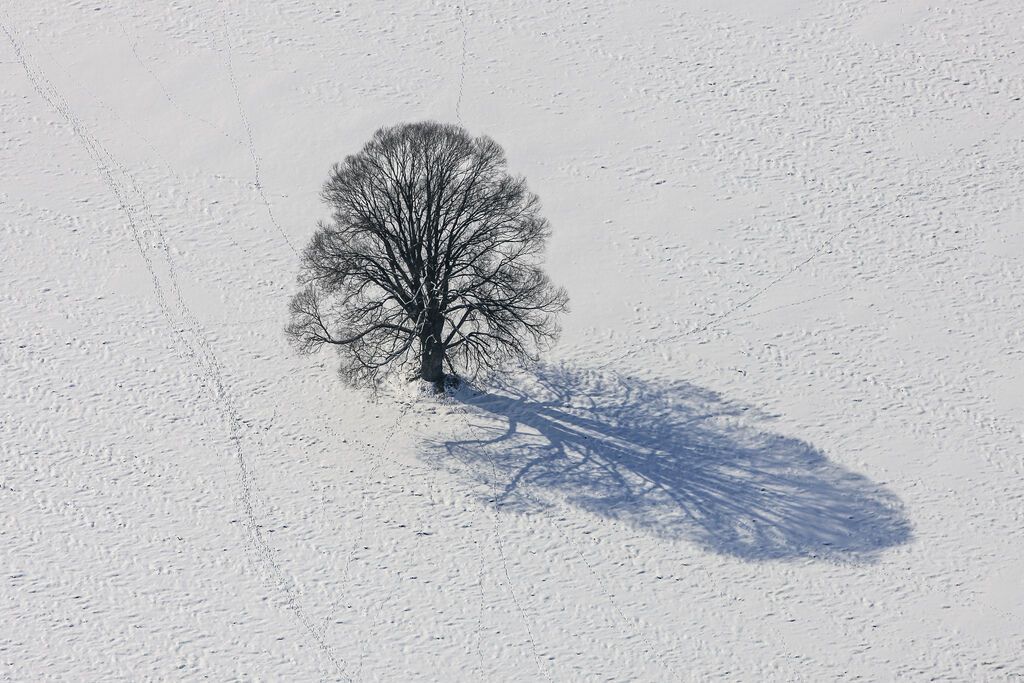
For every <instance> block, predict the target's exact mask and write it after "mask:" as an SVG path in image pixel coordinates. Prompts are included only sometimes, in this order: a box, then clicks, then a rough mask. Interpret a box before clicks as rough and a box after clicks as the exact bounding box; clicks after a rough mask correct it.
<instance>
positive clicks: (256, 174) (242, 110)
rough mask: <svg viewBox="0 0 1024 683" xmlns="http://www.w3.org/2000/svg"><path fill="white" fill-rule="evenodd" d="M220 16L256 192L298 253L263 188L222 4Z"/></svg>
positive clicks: (287, 241)
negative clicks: (250, 158)
mask: <svg viewBox="0 0 1024 683" xmlns="http://www.w3.org/2000/svg"><path fill="white" fill-rule="evenodd" d="M220 16H221V20H222V21H223V23H224V47H225V50H224V54H225V57H226V59H227V65H228V78H229V79H230V81H231V89H232V90H233V91H234V93H235V102H236V103H237V104H238V115H239V116H240V117H241V119H242V127H243V128H245V135H246V138H247V139H248V141H249V156H251V157H252V167H253V184H254V185H255V186H256V192H257V193H258V194H259V196H260V199H261V200H262V201H263V205H264V206H265V207H267V216H269V217H270V222H271V224H272V225H273V226H274V228H275V229H276V230H277V232H278V233H279V234H280V235H281V237H282V238H284V241H285V244H287V245H288V248H289V249H291V250H292V253H293V254H298V253H299V252H298V250H297V249H296V248H295V245H294V244H292V241H291V239H290V238H289V237H288V235H287V233H285V231H284V229H283V228H281V224H280V223H278V222H277V217H276V216H274V209H273V207H272V206H271V205H270V200H268V199H267V193H266V191H265V190H264V189H263V181H262V180H261V179H260V156H259V154H258V153H257V152H256V143H255V142H254V141H253V138H252V124H251V123H249V117H248V116H247V115H246V113H245V107H243V106H242V95H241V93H240V92H239V91H238V79H237V78H236V77H235V65H234V60H233V59H232V54H233V50H232V47H231V33H230V31H229V30H228V15H227V12H225V11H224V5H223V4H221V5H220Z"/></svg>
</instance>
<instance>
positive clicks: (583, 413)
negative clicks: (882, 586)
mask: <svg viewBox="0 0 1024 683" xmlns="http://www.w3.org/2000/svg"><path fill="white" fill-rule="evenodd" d="M456 400H458V401H460V402H462V403H464V404H465V405H466V406H467V408H468V410H469V412H470V413H471V414H476V415H478V416H481V417H485V418H488V419H487V420H486V422H487V424H485V425H479V426H476V427H474V429H476V430H478V431H479V432H481V433H480V434H474V435H473V436H478V438H466V439H462V440H454V441H448V442H445V443H443V444H440V446H441V447H440V448H438V449H436V450H434V451H433V452H432V455H431V457H437V458H441V459H443V458H455V459H456V460H458V461H459V462H461V463H462V465H463V466H464V467H465V468H466V469H467V470H468V471H469V472H470V473H471V474H472V475H474V476H476V477H479V479H480V480H481V481H483V482H486V483H487V484H488V485H489V487H490V488H491V489H492V492H493V493H492V496H489V498H491V497H493V498H494V499H495V503H496V504H497V505H499V506H500V507H501V508H502V509H504V510H509V509H511V510H516V511H520V512H531V511H536V510H538V509H543V508H545V507H549V506H553V505H557V504H559V503H561V502H567V503H569V504H572V505H576V506H579V507H581V508H583V509H584V510H587V511H589V512H591V513H593V514H596V515H599V516H601V517H605V518H611V519H615V520H620V521H623V522H626V523H628V524H631V525H633V526H635V527H638V528H641V529H644V530H647V531H649V532H651V533H654V534H657V535H658V536H661V537H664V538H669V539H683V540H688V541H691V542H694V543H697V544H699V545H700V546H702V547H704V548H706V549H708V550H711V551H714V552H717V553H721V554H724V555H729V556H734V557H739V558H743V559H747V560H776V559H795V558H811V557H817V558H831V559H833V560H839V561H847V562H862V561H871V560H873V559H874V558H875V556H877V554H878V553H879V552H881V551H883V550H885V549H886V548H890V547H892V546H896V545H900V544H903V543H906V542H908V541H909V540H910V538H911V525H910V522H909V520H908V519H907V517H906V515H905V514H904V512H903V506H902V504H901V502H900V500H899V499H898V498H897V497H896V496H895V495H894V494H893V493H892V492H891V491H889V490H887V489H886V488H884V487H883V486H882V485H880V484H877V483H875V482H872V481H871V480H869V479H867V478H866V477H864V476H862V475H860V474H856V473H855V472H851V471H849V470H847V469H845V468H843V467H842V466H840V465H838V464H836V463H833V462H830V461H829V460H828V459H827V458H826V457H825V456H824V454H822V453H821V451H819V450H817V449H815V448H814V447H813V446H811V445H810V444H809V443H806V442H804V441H800V440H798V439H792V438H788V437H784V436H780V435H778V434H773V433H771V432H768V431H764V430H763V429H761V428H759V427H757V426H752V425H754V424H755V423H757V422H763V421H764V418H763V416H759V415H757V414H756V411H755V410H753V409H751V408H749V407H748V406H743V405H739V404H737V403H734V402H731V401H727V400H725V399H723V398H722V397H721V396H720V395H719V394H717V393H715V392H713V391H709V390H707V389H702V388H700V387H696V386H693V385H692V384H688V383H686V382H682V381H667V382H659V381H646V380H639V379H632V378H623V377H618V376H615V375H610V374H605V373H598V372H587V371H580V370H578V369H573V368H569V367H553V366H543V367H541V368H540V369H539V372H538V374H537V375H535V376H532V377H530V378H529V379H527V380H524V381H520V382H518V383H515V382H507V383H504V384H502V385H499V386H498V387H497V388H495V389H492V390H491V391H489V392H480V391H477V390H476V389H474V388H472V387H464V388H463V389H462V390H460V391H459V392H458V394H457V395H456Z"/></svg>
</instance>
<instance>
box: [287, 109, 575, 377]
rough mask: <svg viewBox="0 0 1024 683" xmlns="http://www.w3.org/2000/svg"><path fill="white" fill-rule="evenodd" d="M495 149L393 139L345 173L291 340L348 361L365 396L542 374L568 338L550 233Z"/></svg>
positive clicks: (367, 151) (328, 192)
mask: <svg viewBox="0 0 1024 683" xmlns="http://www.w3.org/2000/svg"><path fill="white" fill-rule="evenodd" d="M506 165H507V164H506V159H505V153H504V151H503V150H502V148H501V147H500V146H499V145H498V144H497V143H496V142H494V141H493V140H491V139H490V138H488V137H486V136H480V137H471V136H470V135H469V134H468V133H467V132H466V130H465V129H463V128H461V127H459V126H454V125H448V124H441V123H434V122H425V123H413V124H403V125H398V126H393V127H389V128H382V129H380V130H378V131H377V132H376V133H375V134H374V136H373V138H372V139H371V140H370V142H368V143H367V144H366V146H365V147H363V149H362V151H360V152H359V153H358V154H355V155H352V156H349V157H346V159H345V161H344V163H341V164H335V166H334V167H333V169H332V171H331V175H330V178H329V179H328V181H327V183H326V184H325V185H324V188H323V193H322V196H323V199H324V200H325V201H326V202H327V203H328V204H329V205H330V207H331V209H332V217H331V221H330V222H321V223H320V224H319V226H318V228H317V231H316V234H315V235H314V236H313V239H312V240H311V241H310V243H309V245H308V246H307V247H306V249H305V251H304V252H303V255H302V272H301V275H300V277H299V282H300V284H301V285H302V289H301V291H299V292H298V293H297V294H296V295H295V296H294V297H293V298H292V301H291V324H290V325H289V326H288V329H287V331H288V334H289V335H290V336H291V338H292V340H293V341H294V342H295V344H296V345H297V347H298V348H299V349H300V350H301V351H303V352H307V353H310V352H314V351H317V350H319V349H320V348H321V347H322V346H323V345H324V344H331V345H335V346H337V347H338V348H339V349H340V350H341V356H342V374H343V376H345V377H346V378H347V379H349V380H350V381H352V382H356V383H365V382H373V381H376V380H377V379H378V378H379V377H380V376H382V375H384V374H386V373H390V372H395V371H402V370H403V369H404V371H406V372H408V371H410V370H411V371H412V373H411V374H412V377H419V378H421V379H423V380H426V381H428V382H431V383H433V385H434V387H435V389H436V390H437V391H441V390H443V386H444V381H445V366H446V365H447V367H448V369H449V370H450V371H451V372H452V373H457V372H459V371H462V372H468V373H471V374H476V373H477V372H479V371H481V370H485V371H488V370H493V369H496V368H498V367H500V366H501V365H503V364H504V363H506V362H508V361H526V360H533V359H535V358H536V357H537V353H538V352H539V351H540V349H542V348H543V347H544V346H546V345H547V344H549V343H550V342H552V341H553V340H554V339H555V338H556V337H557V335H558V331H559V330H558V326H557V324H556V323H555V319H554V318H555V314H557V313H559V312H561V311H563V310H564V309H565V307H566V302H567V297H566V293H565V291H564V290H562V289H560V288H557V287H554V286H553V285H552V284H551V283H550V281H549V280H548V278H547V276H546V275H545V274H544V273H543V272H542V271H541V270H540V267H539V266H540V257H541V254H542V252H543V249H544V243H545V241H546V239H547V237H548V234H549V232H550V228H549V224H548V222H547V221H546V220H545V219H544V218H542V217H541V216H540V203H539V200H538V198H537V196H536V195H534V194H532V193H531V192H529V190H527V187H526V182H525V180H524V179H523V178H521V177H515V176H511V175H509V173H508V172H507V170H506Z"/></svg>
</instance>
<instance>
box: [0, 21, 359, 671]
mask: <svg viewBox="0 0 1024 683" xmlns="http://www.w3.org/2000/svg"><path fill="white" fill-rule="evenodd" d="M9 21H10V20H9V19H8V22H9ZM0 30H3V32H4V34H5V35H6V36H7V39H8V40H9V41H10V43H11V45H12V47H13V48H14V52H15V54H16V56H17V58H18V61H19V62H20V64H21V66H22V68H23V70H24V72H25V75H26V76H27V77H28V80H29V82H30V83H31V85H32V87H33V89H35V91H36V92H37V93H38V94H39V96H40V97H41V98H42V99H43V100H44V101H45V102H46V103H47V104H49V105H50V106H51V107H52V108H53V109H54V110H55V111H56V112H57V113H58V114H59V115H60V116H61V117H62V118H63V119H64V120H65V121H66V122H67V123H68V124H69V125H70V126H71V127H72V130H73V131H74V132H75V134H76V136H77V137H78V139H79V140H80V141H81V142H82V145H83V146H84V147H85V150H86V153H87V154H88V155H89V157H90V159H92V161H93V163H94V164H95V165H96V169H97V171H98V172H99V174H100V177H101V178H102V179H103V181H104V184H105V185H106V186H107V187H108V189H109V190H110V191H111V193H112V194H113V195H114V197H115V199H116V200H117V202H118V207H119V208H120V210H121V211H122V212H123V213H124V215H125V218H126V219H127V225H128V230H129V234H130V236H131V238H132V241H133V242H134V243H135V246H136V248H137V250H138V252H139V255H140V256H141V258H142V259H143V262H144V263H145V265H146V269H147V271H148V272H149V274H150V278H151V280H152V282H153V289H154V293H155V295H156V297H157V303H158V305H159V308H160V311H161V314H162V316H163V318H164V320H165V322H166V323H167V325H168V327H169V328H170V329H171V330H172V334H173V335H174V337H175V339H176V340H177V341H178V343H179V345H180V347H181V349H182V352H183V353H184V354H185V357H186V358H187V359H189V360H191V362H192V363H193V364H194V365H195V367H196V369H197V371H198V372H199V373H200V375H201V376H202V377H203V378H204V379H205V380H206V382H205V383H204V386H206V387H207V388H208V390H209V391H210V398H211V400H212V401H213V403H214V405H215V407H216V408H217V410H218V412H219V413H220V415H221V417H222V418H223V419H224V421H225V422H226V423H227V426H228V430H229V437H230V439H231V441H232V443H233V444H234V450H235V457H236V460H237V462H238V466H239V477H240V483H241V500H242V506H243V510H244V512H245V519H246V526H247V527H248V531H249V534H250V538H251V539H252V541H253V543H254V547H255V550H256V552H257V554H258V555H259V556H260V558H261V559H262V561H263V562H264V564H265V566H266V567H267V568H268V569H269V570H270V573H271V574H272V575H273V577H274V580H275V583H276V584H277V585H278V587H279V588H280V590H281V591H282V593H283V594H284V597H285V600H286V603H287V605H288V607H289V609H290V610H291V611H292V612H293V613H294V614H295V616H296V619H297V620H298V621H299V622H300V623H301V624H302V626H303V627H304V628H305V630H306V631H307V632H308V633H309V634H310V635H311V636H312V638H313V640H314V641H315V642H316V643H317V645H318V646H319V647H320V649H321V650H323V652H324V654H325V655H326V656H327V658H328V659H329V660H330V661H331V663H332V664H333V665H334V666H335V668H336V669H337V671H338V673H339V674H341V676H342V677H343V678H345V679H349V676H348V674H347V673H346V672H345V665H344V663H343V662H342V661H341V660H340V659H339V658H338V656H337V655H336V654H335V653H334V651H333V648H332V647H331V646H330V645H329V644H328V643H327V642H326V640H325V639H324V637H323V634H322V633H321V632H320V630H319V629H318V628H317V627H316V626H315V625H314V624H313V623H312V621H311V620H310V618H309V617H308V615H307V614H306V613H305V610H304V609H303V608H302V606H301V604H300V603H299V601H298V599H297V597H296V596H295V594H294V591H293V589H292V586H291V583H290V582H289V581H288V579H287V577H286V576H285V574H284V572H283V570H282V568H281V566H280V565H279V564H278V562H277V560H276V559H275V558H274V556H273V550H272V549H271V548H270V546H269V544H268V543H267V541H266V539H265V538H264V535H263V531H262V529H261V526H260V525H259V524H258V523H257V521H256V512H255V507H254V498H255V495H254V475H253V470H252V466H251V465H250V464H249V461H248V458H247V457H246V454H245V448H244V446H243V444H242V439H243V429H242V420H241V417H240V414H239V412H238V410H237V408H235V406H234V402H233V400H232V398H231V395H230V392H229V391H228V389H227V386H226V384H225V382H224V379H223V375H222V366H221V365H220V362H219V360H218V359H217V357H216V355H215V353H214V352H213V349H212V347H211V346H210V344H209V341H208V339H207V338H206V336H205V333H204V331H203V329H202V326H201V324H200V323H199V321H198V320H197V319H196V318H195V316H194V315H193V314H192V312H191V310H190V309H189V307H188V306H187V304H186V303H185V301H184V298H183V297H182V294H181V291H180V288H179V286H178V282H177V276H176V273H175V271H174V266H173V263H172V262H171V261H170V259H169V258H167V259H166V262H165V263H164V269H165V270H166V272H167V275H166V278H167V279H168V280H169V282H170V288H171V291H172V292H173V295H174V301H175V303H176V307H177V309H178V315H180V316H181V319H182V320H181V321H182V322H184V323H186V329H185V330H182V329H180V326H179V324H178V321H177V320H175V317H176V316H175V315H174V313H173V312H172V309H171V306H170V305H169V304H168V301H167V296H166V293H165V288H164V285H163V284H162V282H161V276H160V274H159V272H158V268H157V267H156V263H155V262H154V260H153V258H152V256H151V255H150V251H149V249H150V247H149V246H148V245H147V244H146V243H145V242H144V240H143V233H142V230H141V228H142V224H143V223H145V224H146V230H148V231H149V232H150V233H151V234H152V236H154V237H155V238H156V239H157V241H158V247H160V249H159V252H160V253H162V254H164V255H165V257H166V256H167V254H168V249H167V242H166V238H165V236H164V234H163V231H162V230H161V229H160V227H159V225H157V222H156V220H155V218H154V217H153V214H152V212H151V211H150V209H149V205H148V202H147V200H146V197H145V195H144V193H143V192H142V191H141V190H140V189H139V187H138V185H137V183H136V181H135V179H134V177H133V176H132V174H131V173H130V172H129V171H128V170H127V169H126V168H125V167H124V166H123V165H122V164H121V163H120V162H118V161H117V159H116V158H115V157H114V156H113V155H112V154H111V153H110V152H109V151H108V150H107V149H106V148H105V147H104V146H103V145H102V143H100V142H99V140H98V139H97V138H96V137H95V136H93V135H92V133H91V132H90V131H89V129H88V127H87V126H86V125H85V123H84V122H83V121H82V120H81V119H80V118H78V116H77V115H76V114H75V113H74V111H73V110H72V109H71V107H70V105H69V104H68V102H67V101H66V100H65V99H64V98H63V96H61V94H60V92H59V90H58V89H57V88H56V86H54V85H53V83H52V82H51V81H49V79H47V78H46V76H45V75H44V74H43V72H42V71H41V70H40V69H39V67H37V66H34V65H33V64H31V59H30V57H29V55H28V54H27V53H26V51H25V50H24V48H23V46H22V45H21V43H20V42H19V41H18V40H17V38H16V37H15V34H14V31H13V30H12V29H11V28H10V26H9V25H8V23H4V22H0ZM133 195H134V198H135V199H134V200H133ZM136 202H137V203H138V204H139V205H141V207H142V210H141V211H140V210H139V207H138V205H137V204H136Z"/></svg>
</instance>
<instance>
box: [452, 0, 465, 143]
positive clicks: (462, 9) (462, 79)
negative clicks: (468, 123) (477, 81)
mask: <svg viewBox="0 0 1024 683" xmlns="http://www.w3.org/2000/svg"><path fill="white" fill-rule="evenodd" d="M459 24H460V25H461V26H462V64H461V66H460V67H459V96H458V98H457V99H456V100H455V120H456V121H458V122H459V125H460V126H461V125H462V91H463V88H465V85H466V40H467V37H468V34H467V28H466V4H465V2H460V3H459Z"/></svg>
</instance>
